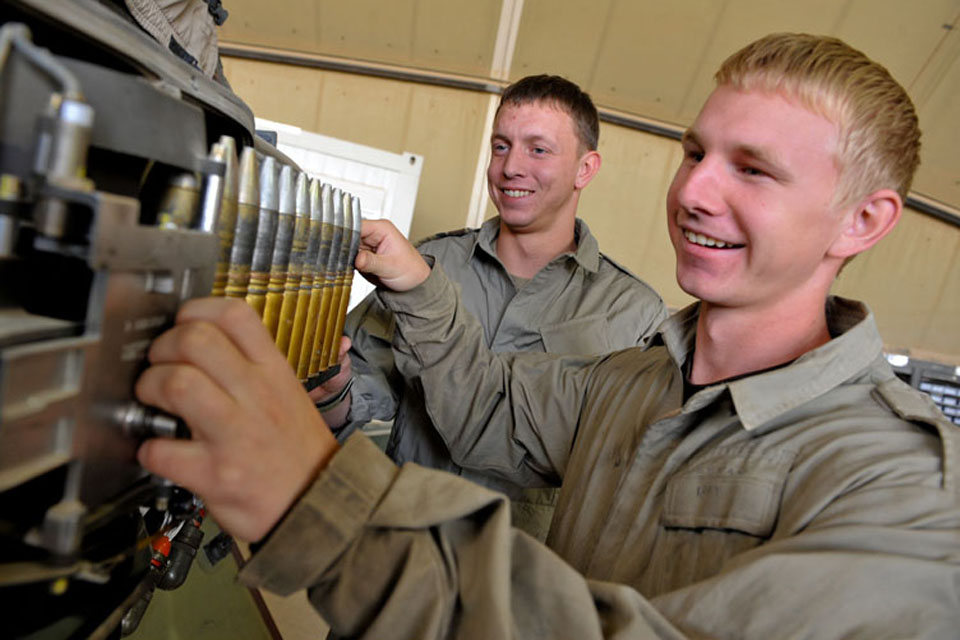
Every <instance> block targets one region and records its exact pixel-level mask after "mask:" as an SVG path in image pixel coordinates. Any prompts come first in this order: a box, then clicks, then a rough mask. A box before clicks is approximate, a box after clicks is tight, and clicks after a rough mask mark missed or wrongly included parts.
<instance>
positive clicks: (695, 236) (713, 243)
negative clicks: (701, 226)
mask: <svg viewBox="0 0 960 640" xmlns="http://www.w3.org/2000/svg"><path fill="white" fill-rule="evenodd" d="M683 236H684V237H685V238H686V239H687V240H689V241H690V242H693V243H694V244H699V245H700V246H701V247H716V248H717V249H725V248H726V247H732V246H734V245H733V244H731V243H728V242H724V241H722V240H717V239H716V238H711V237H709V236H705V235H703V234H702V233H694V232H693V231H684V232H683Z"/></svg>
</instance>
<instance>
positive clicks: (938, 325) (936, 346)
mask: <svg viewBox="0 0 960 640" xmlns="http://www.w3.org/2000/svg"><path fill="white" fill-rule="evenodd" d="M944 257H945V256H944ZM945 262H946V261H945ZM923 344H924V345H925V346H926V347H927V348H928V349H929V350H930V351H931V352H932V354H936V355H937V356H938V357H939V356H952V357H950V358H946V357H944V358H943V359H944V360H945V361H948V362H951V363H953V364H957V365H960V242H958V243H957V246H956V249H955V250H954V254H953V259H952V260H950V261H949V267H948V269H947V277H946V278H945V279H944V281H943V290H942V291H941V293H940V296H939V297H938V300H937V305H936V307H935V308H934V312H933V314H931V316H930V321H929V322H928V323H927V332H926V335H925V336H924V340H923Z"/></svg>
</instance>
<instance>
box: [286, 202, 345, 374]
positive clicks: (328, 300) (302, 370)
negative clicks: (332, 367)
mask: <svg viewBox="0 0 960 640" xmlns="http://www.w3.org/2000/svg"><path fill="white" fill-rule="evenodd" d="M330 198H331V200H332V207H331V208H332V210H333V217H332V218H333V219H332V221H331V225H330V233H331V240H330V250H329V252H328V255H327V256H326V260H325V264H324V267H323V278H322V280H321V281H320V305H319V308H318V309H317V316H316V318H315V319H314V322H313V323H312V326H313V331H314V335H313V340H311V341H310V343H309V344H307V343H306V340H304V345H303V346H304V348H303V350H302V351H301V352H300V364H299V368H298V369H297V377H298V378H300V379H301V380H303V381H304V382H306V381H307V380H308V379H309V378H310V376H313V375H315V374H316V373H317V372H318V371H319V370H320V353H321V351H322V349H323V341H324V339H325V338H326V333H327V329H326V318H327V317H328V316H329V315H330V308H331V306H332V302H333V294H334V291H335V289H336V283H337V262H338V258H339V256H340V245H341V244H343V195H342V192H341V191H340V189H333V191H332V192H331V194H330ZM307 324H308V326H310V325H311V323H310V319H309V318H308V319H307Z"/></svg>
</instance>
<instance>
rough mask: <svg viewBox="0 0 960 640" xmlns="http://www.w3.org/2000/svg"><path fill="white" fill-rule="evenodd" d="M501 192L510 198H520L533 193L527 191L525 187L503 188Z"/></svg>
mask: <svg viewBox="0 0 960 640" xmlns="http://www.w3.org/2000/svg"><path fill="white" fill-rule="evenodd" d="M503 192H504V193H505V194H507V195H508V196H510V197H511V198H522V197H524V196H528V195H530V194H531V193H533V191H527V190H526V189H504V190H503Z"/></svg>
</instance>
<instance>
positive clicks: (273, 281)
mask: <svg viewBox="0 0 960 640" xmlns="http://www.w3.org/2000/svg"><path fill="white" fill-rule="evenodd" d="M298 175H303V174H302V173H300V172H299V171H297V170H295V169H294V168H293V167H290V166H287V165H284V166H283V167H282V168H281V169H280V204H279V206H278V209H277V230H276V235H275V236H274V241H273V257H272V258H271V260H270V280H269V281H268V282H267V301H266V305H265V306H264V308H263V325H264V326H265V327H266V328H267V331H269V332H270V337H271V338H273V339H276V337H277V325H278V324H279V323H280V307H281V305H282V304H283V289H284V287H285V286H286V283H287V273H288V270H289V267H290V253H291V251H292V250H293V231H294V226H295V224H296V200H297V190H296V187H297V182H298V178H297V176H298ZM306 186H307V183H306V178H304V181H303V187H304V192H306Z"/></svg>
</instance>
